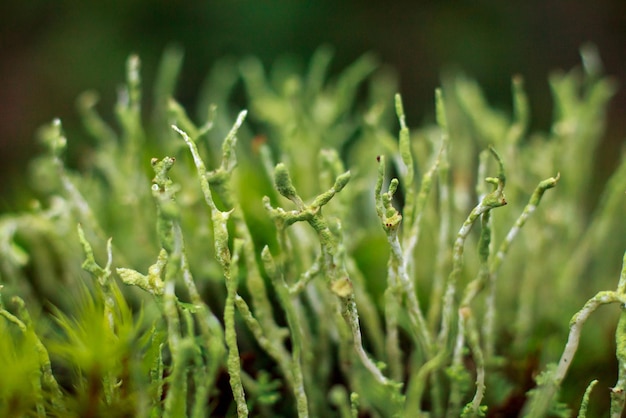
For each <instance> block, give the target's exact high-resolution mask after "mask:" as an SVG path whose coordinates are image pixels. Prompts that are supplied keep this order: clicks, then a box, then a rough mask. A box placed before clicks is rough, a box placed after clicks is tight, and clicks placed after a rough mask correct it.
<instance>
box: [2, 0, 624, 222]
mask: <svg viewBox="0 0 626 418" xmlns="http://www.w3.org/2000/svg"><path fill="white" fill-rule="evenodd" d="M0 22H1V23H0V211H5V210H9V209H16V206H17V205H18V203H16V202H19V199H18V200H16V199H15V195H16V192H17V195H21V193H19V192H20V190H22V188H23V187H24V176H25V175H26V172H27V161H28V160H29V159H30V158H32V157H33V156H34V155H36V154H37V153H38V152H40V149H39V147H38V145H37V143H36V141H35V132H36V129H37V128H38V127H39V126H40V125H41V124H43V123H47V122H49V121H50V120H51V119H52V118H53V117H60V118H61V119H62V120H63V123H64V126H65V127H66V130H67V131H68V136H69V137H70V140H71V141H73V140H80V137H81V135H82V134H80V129H79V126H80V123H79V121H78V118H77V114H76V111H75V98H76V97H77V96H78V94H80V93H81V92H82V91H84V90H86V89H95V90H97V91H98V92H100V93H101V96H102V104H101V105H99V109H101V111H102V113H103V114H107V113H108V112H110V109H111V107H112V105H113V103H114V101H115V96H116V89H117V86H118V85H119V84H120V83H121V82H122V81H123V79H124V63H125V60H126V57H127V56H128V55H129V54H130V53H132V52H135V53H138V54H139V55H140V57H141V58H142V63H143V65H142V66H143V74H144V78H145V86H146V87H147V88H149V87H150V86H151V85H150V80H151V77H152V76H153V74H154V72H155V70H156V66H157V63H158V60H159V58H160V56H161V54H162V52H163V50H164V49H165V47H166V46H167V45H170V44H171V43H176V44H178V45H179V46H181V47H182V48H183V49H184V51H185V63H184V67H183V73H182V77H181V80H180V83H179V86H178V90H177V91H178V96H177V97H178V98H179V99H180V100H182V101H183V103H184V104H185V105H186V106H188V107H191V108H193V106H194V98H195V92H196V90H197V89H198V88H199V86H200V83H201V82H202V80H203V78H204V77H205V75H206V74H207V72H208V71H209V70H210V68H211V66H212V65H213V64H214V63H215V61H216V60H218V59H219V58H221V57H224V56H234V57H241V56H245V55H248V54H254V55H256V56H258V57H260V58H261V59H262V60H263V61H264V62H265V63H266V64H268V65H269V64H271V62H272V61H273V60H274V59H275V58H277V57H279V56H281V55H284V54H286V53H288V54H293V55H295V56H296V57H297V58H300V59H301V60H302V61H303V62H306V60H308V58H309V57H310V56H311V54H312V52H313V51H314V50H315V49H316V48H317V47H319V46H320V45H322V44H329V45H331V46H333V47H334V48H335V52H336V55H335V60H334V64H333V69H334V70H336V71H339V70H340V69H342V68H343V67H345V66H346V65H347V64H349V63H351V62H352V61H353V60H354V59H356V58H357V57H358V56H360V55H361V54H363V53H364V52H368V51H371V52H374V53H375V54H376V55H377V56H378V58H379V59H380V61H381V62H382V63H383V64H386V65H389V66H391V67H393V68H395V69H396V72H397V74H398V77H399V80H400V91H401V93H402V94H403V96H404V102H405V107H406V108H407V112H408V117H409V123H410V124H411V125H414V126H415V125H418V124H420V123H421V122H422V121H423V120H424V119H425V118H427V117H428V116H429V115H432V113H433V90H434V88H435V87H437V86H438V84H439V82H440V75H441V74H442V71H444V70H446V69H449V68H454V69H461V70H463V71H464V72H465V73H466V74H468V75H469V76H471V77H473V78H475V79H477V80H478V81H479V83H480V84H481V85H482V86H483V88H484V89H485V90H486V92H487V95H488V97H489V99H490V100H491V101H492V102H493V103H495V104H496V105H498V106H502V107H506V106H508V102H509V92H510V78H511V76H512V75H513V74H521V75H522V76H524V78H525V80H526V86H527V90H528V92H529V95H530V100H531V107H532V109H533V127H534V128H535V129H542V130H547V129H549V121H550V120H551V117H552V115H551V109H552V103H551V99H550V92H549V89H548V84H547V77H548V74H549V73H550V72H551V71H553V70H555V69H559V68H560V69H565V70H568V69H570V68H571V67H573V66H575V65H578V64H579V63H580V58H579V47H580V46H581V45H582V44H583V43H585V42H587V41H591V42H593V43H595V44H596V45H597V46H598V49H599V51H600V55H601V57H602V59H603V62H604V64H605V69H606V73H607V74H609V75H612V76H615V77H616V78H617V79H618V80H619V81H620V82H622V83H623V82H625V81H626V58H625V54H626V48H625V46H626V1H620V0H613V1H611V0H596V1H571V0H570V1H567V0H547V1H524V2H515V1H510V2H509V1H496V0H482V1H481V0H474V1H434V0H430V1H413V2H409V1H397V2H393V1H385V2H383V1H370V0H368V1H360V2H359V1H344V2H340V1H336V0H335V1H333V0H320V1H317V2H313V1H295V0H292V1H286V0H285V1H262V0H245V1H244V0H240V1H198V0H192V1H187V2H176V1H166V0H162V1H147V0H133V1H128V0H109V1H102V2H81V1H70V0H60V1H52V0H29V1H2V2H0ZM609 116H610V120H609V127H608V131H607V134H606V140H605V142H604V144H603V146H602V147H601V149H600V150H599V151H598V159H599V161H601V163H599V167H600V170H602V171H604V170H606V172H607V173H608V172H610V171H611V168H612V166H614V164H615V163H616V160H617V155H618V154H619V152H618V151H619V150H620V149H621V144H622V142H623V138H624V136H625V132H626V95H625V94H624V92H623V89H620V91H619V93H618V95H617V96H616V98H615V99H614V100H613V102H612V106H611V112H610V115H609Z"/></svg>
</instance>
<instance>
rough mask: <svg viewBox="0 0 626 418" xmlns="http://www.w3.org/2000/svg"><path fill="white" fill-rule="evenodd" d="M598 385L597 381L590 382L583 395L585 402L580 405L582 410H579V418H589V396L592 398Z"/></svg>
mask: <svg viewBox="0 0 626 418" xmlns="http://www.w3.org/2000/svg"><path fill="white" fill-rule="evenodd" d="M597 384H598V381H597V380H595V379H594V380H592V381H591V382H589V385H588V386H587V389H585V394H584V395H583V400H582V402H581V403H580V409H579V410H578V416H577V418H587V408H588V406H589V396H591V391H592V390H593V388H594V387H595V386H596V385H597Z"/></svg>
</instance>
